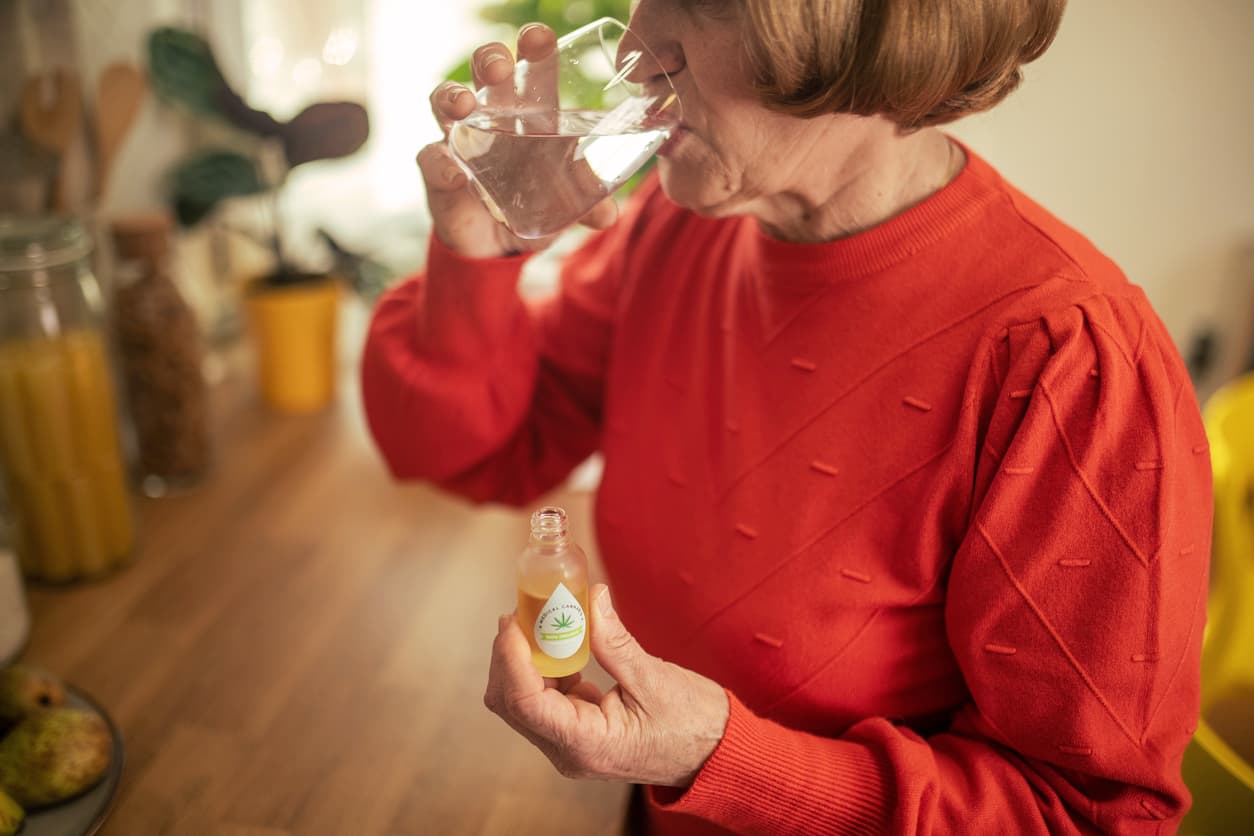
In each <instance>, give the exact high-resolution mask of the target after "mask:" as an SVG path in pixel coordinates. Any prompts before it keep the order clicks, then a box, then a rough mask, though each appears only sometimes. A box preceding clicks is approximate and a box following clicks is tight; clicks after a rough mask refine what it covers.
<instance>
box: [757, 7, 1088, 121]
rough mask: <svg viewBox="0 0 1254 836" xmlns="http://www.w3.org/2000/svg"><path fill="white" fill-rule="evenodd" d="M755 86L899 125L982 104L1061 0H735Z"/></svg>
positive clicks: (1034, 46) (797, 107) (787, 106)
mask: <svg viewBox="0 0 1254 836" xmlns="http://www.w3.org/2000/svg"><path fill="white" fill-rule="evenodd" d="M740 3H741V4H742V5H743V6H744V10H745V23H746V24H747V26H746V28H747V30H748V31H747V33H746V37H747V41H748V48H749V58H750V61H751V66H752V68H753V71H754V76H755V86H756V89H757V90H758V93H759V94H760V95H761V96H762V98H763V100H764V101H765V103H766V104H767V106H768V107H770V108H772V109H773V110H778V111H781V112H783V113H789V114H792V115H794V116H803V117H804V116H818V115H820V114H824V113H855V114H859V115H862V116H872V115H876V114H879V115H883V116H886V117H888V118H889V119H892V120H893V121H894V122H896V123H897V124H899V125H901V126H902V127H903V128H907V129H914V128H921V127H924V126H926V125H938V124H942V123H944V122H951V121H953V120H954V119H957V118H959V117H962V116H965V115H967V114H968V113H975V112H977V111H981V110H987V109H988V108H990V107H992V106H993V105H995V104H997V103H998V102H1000V101H1001V100H1002V99H1004V98H1005V97H1006V96H1007V95H1008V94H1009V93H1010V92H1011V91H1012V90H1014V89H1015V87H1017V86H1018V85H1019V82H1020V80H1021V79H1022V72H1021V71H1020V69H1019V68H1020V67H1021V66H1022V65H1023V64H1026V63H1028V62H1029V61H1032V60H1034V59H1036V58H1038V57H1039V56H1040V55H1041V54H1042V53H1043V52H1045V50H1046V49H1047V48H1048V47H1049V45H1050V43H1052V42H1053V40H1054V34H1055V33H1056V32H1057V31H1058V24H1059V23H1060V22H1061V20H1062V12H1063V7H1064V6H1065V5H1066V0H788V2H780V0H740Z"/></svg>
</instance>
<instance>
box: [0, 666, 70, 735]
mask: <svg viewBox="0 0 1254 836" xmlns="http://www.w3.org/2000/svg"><path fill="white" fill-rule="evenodd" d="M59 705H65V686H64V685H62V684H61V680H59V679H57V678H56V677H55V676H53V675H52V674H50V673H48V672H47V671H43V670H40V669H39V668H32V667H30V666H29V665H10V666H9V667H7V668H5V669H4V670H0V729H3V728H4V727H5V726H9V725H12V724H13V723H16V722H17V721H18V720H21V719H22V718H23V717H25V716H26V715H27V714H31V713H33V712H35V711H38V710H40V709H42V708H55V707H56V706H59Z"/></svg>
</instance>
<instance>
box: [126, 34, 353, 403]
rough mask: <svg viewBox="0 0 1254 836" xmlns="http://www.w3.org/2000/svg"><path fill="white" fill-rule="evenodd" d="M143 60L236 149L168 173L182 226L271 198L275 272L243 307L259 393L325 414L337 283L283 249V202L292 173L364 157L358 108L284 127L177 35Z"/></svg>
mask: <svg viewBox="0 0 1254 836" xmlns="http://www.w3.org/2000/svg"><path fill="white" fill-rule="evenodd" d="M148 59H149V67H150V76H151V78H152V84H153V89H154V90H155V91H156V93H157V94H158V95H159V96H160V97H162V98H163V99H165V100H166V101H169V102H173V103H175V104H177V105H179V106H181V107H182V108H184V109H185V110H187V111H188V112H189V113H190V114H191V115H192V116H193V118H201V119H208V120H213V121H214V122H216V123H218V124H219V125H225V126H227V127H228V129H229V131H228V132H229V134H230V135H231V136H232V137H233V138H235V139H236V140H237V141H236V142H234V143H232V145H231V147H215V148H207V149H203V150H201V151H199V152H198V153H196V154H194V155H193V156H192V157H190V158H189V159H187V160H184V161H183V162H181V163H180V164H179V165H178V166H176V167H175V169H174V171H173V172H171V176H170V201H171V203H172V206H173V209H174V213H175V216H176V217H177V218H178V220H179V222H180V223H182V224H183V225H185V226H191V225H194V224H196V223H199V222H200V221H202V220H203V219H205V218H206V217H208V216H209V215H210V214H211V213H212V212H213V211H214V209H215V208H216V207H217V206H218V205H219V204H220V203H221V202H222V201H223V200H225V199H226V198H228V197H233V196H248V195H265V196H267V197H269V198H270V199H269V201H268V205H269V207H270V210H271V211H270V215H271V230H270V233H269V236H268V241H267V242H266V243H268V245H269V247H270V249H271V251H272V253H273V255H274V265H275V266H274V268H273V269H272V270H271V271H270V272H268V273H266V274H265V275H263V276H260V277H257V278H256V279H255V280H253V281H252V282H250V283H249V284H248V286H247V288H246V292H245V300H244V301H245V308H246V310H247V312H248V320H249V325H250V331H251V333H252V335H253V338H254V348H255V350H256V357H257V365H258V377H259V382H260V385H261V392H262V395H263V397H264V399H265V401H266V402H267V403H268V404H269V405H270V406H271V407H273V408H275V409H276V410H278V411H282V412H311V411H315V410H318V409H321V408H322V407H323V406H325V405H326V404H327V403H328V402H330V400H331V399H332V397H333V396H334V391H335V379H336V325H337V312H338V303H339V297H340V283H339V281H338V280H337V277H336V276H333V275H331V274H329V273H326V272H318V271H308V270H305V269H301V267H300V265H299V264H298V263H297V262H296V261H295V260H293V256H294V255H295V254H293V253H292V252H290V251H289V249H288V248H286V247H284V245H283V227H284V225H283V224H282V223H281V218H280V201H279V194H280V191H281V190H282V188H283V185H284V183H285V182H286V180H287V176H288V173H289V172H290V171H291V170H292V169H294V168H296V167H297V166H301V165H304V164H306V163H310V162H314V161H316V160H330V159H336V158H340V157H346V156H348V155H350V154H353V153H355V152H356V151H357V150H358V149H360V148H361V147H362V145H364V144H365V142H366V140H367V138H368V137H369V134H370V123H369V118H368V115H367V113H366V110H365V108H364V107H362V106H361V105H360V104H357V103H355V102H317V103H315V104H311V105H309V106H308V107H306V108H305V109H304V110H302V111H301V112H300V113H298V114H296V115H295V116H294V117H292V119H290V120H288V121H286V122H283V121H280V120H278V119H275V118H274V117H273V116H271V115H270V114H269V113H266V112H264V111H261V110H257V109H255V108H252V107H250V106H249V105H248V104H247V103H246V102H245V101H244V99H243V97H242V96H241V95H240V94H239V93H237V92H236V91H235V90H234V89H233V88H232V87H231V85H230V84H229V83H228V81H227V80H226V77H225V76H224V75H223V73H222V72H221V70H220V69H219V67H218V63H217V61H216V60H215V58H214V55H213V51H212V49H211V47H210V46H209V44H208V43H207V42H206V41H205V40H204V39H203V38H201V37H200V36H199V35H197V34H196V33H194V32H189V31H187V30H183V29H176V28H173V27H162V28H159V29H156V30H154V31H153V32H152V33H151V34H150V36H149V39H148ZM331 243H334V242H331ZM335 254H336V256H337V258H338V256H339V255H340V252H336V253H335Z"/></svg>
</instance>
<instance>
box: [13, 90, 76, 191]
mask: <svg viewBox="0 0 1254 836" xmlns="http://www.w3.org/2000/svg"><path fill="white" fill-rule="evenodd" d="M19 120H20V122H21V125H22V133H24V134H25V135H26V138H27V139H29V140H30V141H31V142H33V143H35V144H36V145H38V146H40V147H42V148H45V149H47V150H49V151H51V152H52V153H54V154H55V155H56V157H57V161H56V170H57V178H56V179H57V184H56V187H55V189H54V194H55V196H56V197H55V208H56V209H57V210H58V211H62V212H64V211H68V209H69V208H70V204H71V202H72V199H73V196H72V195H71V193H70V191H71V187H72V183H71V182H70V179H69V178H67V177H66V174H67V171H66V154H67V152H68V151H69V150H70V148H71V146H72V145H73V144H74V141H75V140H76V139H77V138H78V136H79V132H80V131H81V130H82V122H83V94H82V90H81V89H80V87H79V84H78V78H77V77H76V76H75V75H74V74H73V73H72V72H71V71H70V70H68V69H65V68H60V69H56V70H53V71H51V72H48V73H44V74H41V75H37V76H33V77H31V78H29V79H27V80H26V84H25V86H24V87H23V88H22V103H21V109H20V115H19Z"/></svg>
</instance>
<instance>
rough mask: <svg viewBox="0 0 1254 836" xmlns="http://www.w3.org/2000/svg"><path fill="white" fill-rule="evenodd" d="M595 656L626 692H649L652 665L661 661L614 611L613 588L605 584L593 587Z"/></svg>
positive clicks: (593, 645)
mask: <svg viewBox="0 0 1254 836" xmlns="http://www.w3.org/2000/svg"><path fill="white" fill-rule="evenodd" d="M592 601H593V604H592V612H593V616H592V655H593V656H595V657H596V659H597V661H598V662H600V663H601V667H603V668H605V672H606V673H608V674H609V675H610V676H612V677H614V678H615V679H616V680H618V683H619V685H621V686H622V687H623V688H625V689H626V690H627V691H629V692H631V693H633V694H636V695H639V693H640V692H641V691H647V690H648V687H649V683H650V667H651V666H653V665H658V664H660V662H659V660H658V659H656V658H654V657H653V656H650V655H649V654H647V653H645V652H644V649H643V648H642V647H640V645H639V643H637V642H636V639H635V638H634V637H633V636H632V635H631V633H629V632H627V628H626V626H624V625H623V622H622V621H620V620H619V618H618V614H617V613H616V612H614V606H613V603H612V602H611V600H610V590H609V588H608V587H606V586H605V584H597V585H596V586H594V587H593V588H592Z"/></svg>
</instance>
